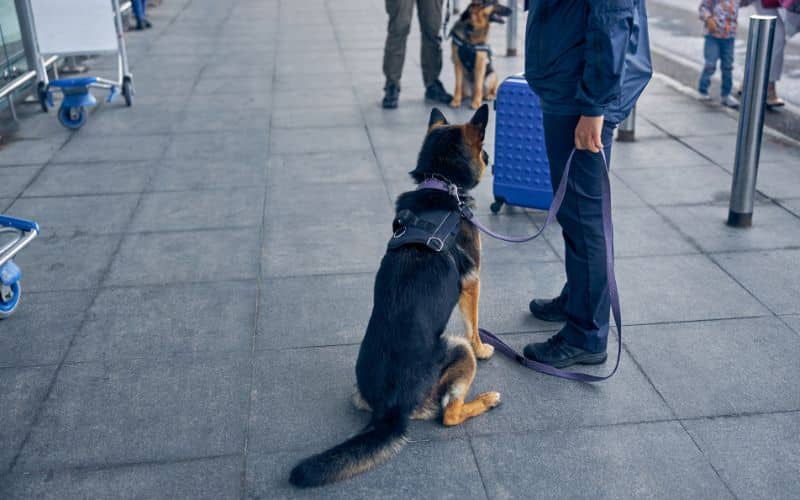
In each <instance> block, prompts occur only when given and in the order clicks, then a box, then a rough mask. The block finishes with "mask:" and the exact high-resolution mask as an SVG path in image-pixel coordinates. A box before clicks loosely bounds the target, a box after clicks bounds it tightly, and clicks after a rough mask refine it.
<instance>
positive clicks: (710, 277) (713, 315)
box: [616, 255, 768, 324]
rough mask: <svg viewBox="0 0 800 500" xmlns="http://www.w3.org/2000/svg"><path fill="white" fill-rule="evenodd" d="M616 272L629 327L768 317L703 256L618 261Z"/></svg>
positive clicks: (743, 291) (753, 300)
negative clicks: (643, 324)
mask: <svg viewBox="0 0 800 500" xmlns="http://www.w3.org/2000/svg"><path fill="white" fill-rule="evenodd" d="M616 272H617V282H618V284H619V291H620V297H621V300H622V314H623V316H622V317H623V321H624V322H625V323H626V324H637V323H660V322H669V321H690V320H702V319H722V318H738V317H746V316H757V315H764V314H767V313H768V311H767V309H766V308H764V307H763V306H762V305H761V304H759V303H758V302H757V301H756V300H755V299H754V298H753V297H752V296H751V295H750V294H749V293H748V292H747V291H746V290H744V289H743V288H742V287H741V286H739V285H738V284H737V283H736V282H735V281H734V280H732V279H731V278H730V277H729V276H728V275H727V274H725V272H724V271H722V270H721V269H720V268H719V267H717V266H716V265H715V264H714V263H713V262H711V261H710V260H709V259H708V257H705V256H702V255H686V256H671V257H659V258H657V259H653V258H647V257H640V258H629V259H617V263H616ZM667 285H669V286H667Z"/></svg>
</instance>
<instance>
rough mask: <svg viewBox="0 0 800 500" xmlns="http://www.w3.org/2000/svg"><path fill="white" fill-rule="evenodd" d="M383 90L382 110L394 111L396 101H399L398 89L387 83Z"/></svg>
mask: <svg viewBox="0 0 800 500" xmlns="http://www.w3.org/2000/svg"><path fill="white" fill-rule="evenodd" d="M383 90H384V91H385V94H383V107H384V109H395V108H396V107H397V101H399V100H400V87H398V86H397V85H395V84H394V83H387V84H386V86H385V87H384V88H383Z"/></svg>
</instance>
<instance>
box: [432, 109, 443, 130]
mask: <svg viewBox="0 0 800 500" xmlns="http://www.w3.org/2000/svg"><path fill="white" fill-rule="evenodd" d="M434 125H447V118H445V117H444V114H442V112H441V111H439V108H433V109H432V110H431V117H430V119H429V120H428V128H432V127H433V126H434Z"/></svg>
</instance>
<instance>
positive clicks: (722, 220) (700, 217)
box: [659, 205, 800, 252]
mask: <svg viewBox="0 0 800 500" xmlns="http://www.w3.org/2000/svg"><path fill="white" fill-rule="evenodd" d="M659 211H660V212H661V213H663V214H664V216H665V217H666V218H668V219H669V220H671V221H672V222H673V223H674V224H675V225H677V226H678V227H679V229H680V231H681V232H683V233H684V234H686V235H687V236H689V237H690V238H691V239H692V241H694V242H695V243H696V244H697V245H699V246H700V248H702V249H703V250H705V251H707V252H722V251H732V250H754V249H770V248H784V247H796V246H799V245H800V221H798V220H797V218H796V217H794V216H793V215H792V214H790V213H787V212H786V211H785V210H784V209H782V208H780V207H778V206H775V205H763V206H757V207H755V209H754V210H753V226H752V227H750V228H747V229H740V228H733V227H730V226H728V225H727V224H726V221H727V218H728V207H727V206H685V207H662V208H660V209H659Z"/></svg>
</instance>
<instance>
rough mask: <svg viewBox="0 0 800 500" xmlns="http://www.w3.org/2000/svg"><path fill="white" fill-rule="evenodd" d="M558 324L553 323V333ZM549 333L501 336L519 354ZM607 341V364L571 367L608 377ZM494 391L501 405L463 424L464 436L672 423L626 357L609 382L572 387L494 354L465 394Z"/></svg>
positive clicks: (612, 353) (612, 351)
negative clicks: (662, 422)
mask: <svg viewBox="0 0 800 500" xmlns="http://www.w3.org/2000/svg"><path fill="white" fill-rule="evenodd" d="M559 326H560V325H558V324H556V325H555V327H556V328H558V327H559ZM552 334H553V332H547V333H536V334H525V335H505V336H503V340H505V341H506V342H507V343H508V344H509V345H511V346H512V347H514V348H515V349H517V350H518V351H520V352H521V351H522V349H523V348H524V346H525V345H526V344H528V343H530V342H544V341H545V340H547V338H549V337H550V336H551V335H552ZM613 335H614V334H613V333H612V338H611V339H609V347H608V361H607V362H606V363H605V364H604V365H598V366H592V367H587V366H580V367H573V368H574V369H575V370H576V371H581V372H585V373H591V374H594V375H605V374H608V373H609V372H610V371H611V369H612V368H613V366H614V365H613V363H614V362H615V360H616V352H617V342H616V339H615V338H613ZM484 391H498V392H500V394H502V396H503V404H501V405H500V406H498V407H497V408H495V409H494V410H492V411H491V413H488V414H486V415H485V416H481V417H478V418H475V419H472V420H470V421H468V422H467V423H466V424H465V428H466V430H467V432H468V433H469V434H470V435H482V434H492V433H504V432H524V431H530V430H544V429H568V428H574V427H585V426H596V425H612V424H620V423H625V422H642V421H652V420H664V419H670V418H672V414H671V413H670V411H669V408H668V407H667V406H666V405H665V404H664V403H663V401H662V400H661V399H660V397H659V396H658V394H657V393H656V391H655V390H653V388H652V386H651V385H650V383H649V382H648V381H647V379H646V378H645V376H644V375H643V374H642V373H641V371H640V370H639V369H638V368H637V366H636V364H635V363H634V362H633V360H632V359H631V357H630V356H628V355H627V354H626V353H625V352H623V354H622V359H621V361H620V369H619V371H618V372H617V374H616V375H614V378H613V379H612V381H610V382H609V383H602V384H576V383H572V382H567V381H564V380H561V379H557V378H553V377H549V376H546V375H542V374H539V373H536V372H534V371H531V370H528V369H526V368H523V367H522V366H520V365H519V364H517V363H516V362H514V361H511V360H510V359H508V358H506V357H503V356H501V355H500V354H495V355H494V356H493V357H492V358H491V359H489V360H488V361H481V362H480V363H479V367H478V375H477V377H476V378H475V382H474V383H473V385H472V390H471V391H470V393H471V394H473V395H474V394H479V393H481V392H484Z"/></svg>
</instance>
